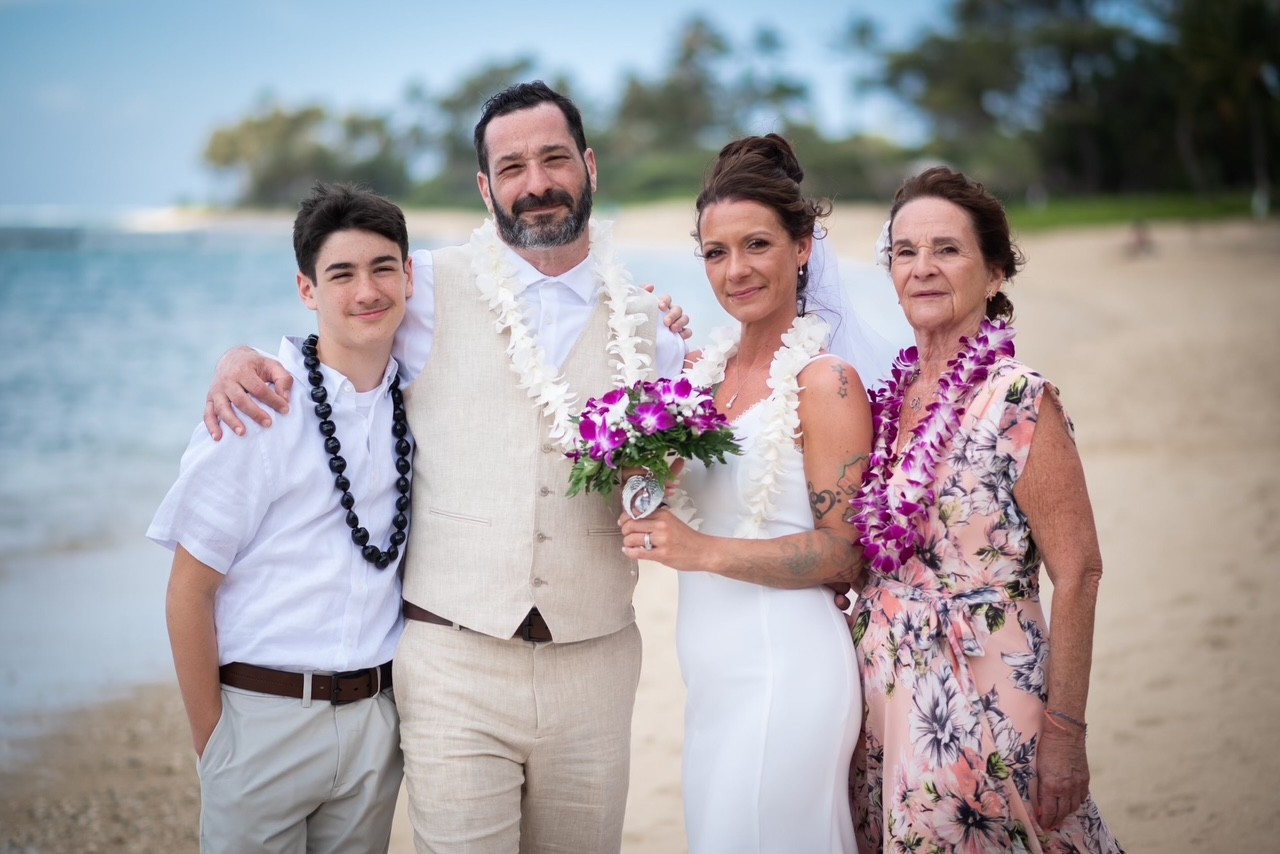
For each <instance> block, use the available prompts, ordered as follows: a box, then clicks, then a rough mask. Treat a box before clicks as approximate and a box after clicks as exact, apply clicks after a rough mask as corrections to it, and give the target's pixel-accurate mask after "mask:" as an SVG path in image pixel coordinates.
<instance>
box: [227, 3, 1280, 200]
mask: <svg viewBox="0 0 1280 854" xmlns="http://www.w3.org/2000/svg"><path fill="white" fill-rule="evenodd" d="M829 47H830V65H831V68H832V72H833V73H839V74H843V75H845V76H846V77H847V78H848V89H847V97H849V98H850V99H853V98H858V97H863V96H865V95H866V94H868V93H887V94H890V95H891V96H893V97H894V98H897V99H899V100H900V101H901V102H903V103H905V104H907V105H909V106H910V107H911V109H912V110H913V111H914V113H915V114H916V115H917V116H918V117H919V119H920V121H921V123H922V125H923V127H924V128H926V130H927V133H926V137H925V140H924V141H923V142H921V143H919V144H912V145H906V144H903V143H901V142H896V141H894V140H893V139H892V138H890V137H888V136H885V135H881V134H873V133H867V132H857V133H853V134H851V135H849V136H847V137H845V138H838V139H832V138H828V137H827V136H825V135H824V134H823V133H822V132H820V130H819V129H818V124H819V123H818V122H817V120H816V116H815V109H816V108H815V106H814V101H813V98H812V95H811V91H810V86H809V84H808V82H807V81H805V80H802V79H797V78H796V77H794V76H793V75H791V74H789V73H788V72H787V70H786V59H787V56H788V53H789V51H790V49H791V48H790V46H788V45H787V44H786V43H785V41H784V40H783V38H782V37H781V35H780V34H779V33H778V32H777V31H776V30H775V29H772V28H769V27H763V28H761V29H759V30H757V31H756V32H755V33H754V34H753V36H752V37H751V38H749V39H747V40H745V41H744V42H743V43H739V44H735V43H733V42H732V41H731V40H730V39H728V38H727V37H726V36H725V35H724V34H723V32H722V31H720V30H719V29H718V28H717V27H716V26H715V24H714V22H713V21H711V20H710V19H708V18H706V17H694V18H692V19H690V20H688V21H687V22H685V24H684V25H683V27H682V28H681V30H680V31H679V32H678V34H677V36H676V38H675V40H674V43H673V44H672V45H671V46H670V47H669V55H670V61H669V63H668V65H667V68H666V70H665V71H664V72H663V73H662V74H661V75H659V76H658V77H657V78H656V79H643V78H641V77H639V76H637V75H635V74H630V75H628V76H627V77H626V79H625V80H624V81H623V82H622V85H621V86H620V89H619V95H618V97H617V100H616V103H613V104H609V105H600V104H596V103H592V102H591V101H590V100H589V99H586V98H583V97H580V96H579V94H578V93H577V92H576V90H575V83H574V80H572V79H566V78H563V77H560V78H554V77H550V78H548V83H550V84H551V85H552V86H553V87H555V88H557V89H560V90H561V91H564V92H566V93H568V94H570V95H571V96H574V97H575V100H577V101H578V102H579V105H580V106H581V107H582V108H583V113H584V119H585V121H586V123H587V125H588V127H587V131H588V139H589V141H590V143H591V145H592V147H593V148H595V150H596V152H597V154H598V156H599V159H600V162H601V163H602V164H603V168H604V171H605V180H603V181H602V182H601V183H602V186H601V197H602V198H603V199H605V200H608V201H639V200H649V199H656V198H662V197H669V196H688V195H690V194H691V193H692V192H694V189H695V188H696V187H697V186H698V185H699V182H700V180H701V178H702V175H703V173H704V171H705V169H706V167H707V165H708V163H709V162H710V159H711V157H712V155H713V154H714V152H715V151H716V150H718V149H719V147H720V146H721V145H723V144H724V143H725V142H727V141H728V140H730V139H733V138H735V137H737V136H741V135H743V134H745V133H758V132H763V131H765V130H774V131H777V132H779V133H782V134H784V135H785V136H787V138H788V139H790V140H791V141H792V143H793V144H794V145H795V147H796V149H797V153H798V154H799V156H800V158H801V162H802V163H804V164H805V168H806V173H807V174H806V185H807V186H808V187H809V188H810V189H811V191H812V192H815V193H821V194H823V195H827V196H831V197H833V198H836V199H844V200H849V199H875V200H881V201H882V200H884V199H885V198H886V196H887V195H888V194H890V193H891V192H892V191H893V189H894V188H895V187H896V186H897V185H898V183H899V182H900V181H901V179H902V177H903V176H904V175H906V174H909V173H910V172H912V171H914V170H915V169H916V168H918V167H919V165H920V164H921V163H924V162H937V161H941V162H946V163H950V164H952V165H954V166H956V167H958V168H961V169H964V170H965V171H967V172H969V173H970V174H972V175H974V176H976V177H978V178H979V179H981V180H983V181H985V182H987V183H988V185H989V186H991V187H992V188H993V189H994V190H996V191H997V192H999V193H1000V194H1002V195H1003V196H1004V197H1006V198H1009V199H1014V200H1026V201H1028V202H1031V203H1033V204H1034V203H1036V202H1037V201H1043V200H1046V199H1050V198H1064V197H1071V196H1099V195H1109V194H1138V193H1196V194H1201V195H1213V194H1223V193H1248V194H1251V198H1252V203H1253V207H1254V210H1255V212H1257V213H1260V214H1261V213H1265V212H1267V210H1268V209H1269V207H1270V203H1271V194H1272V180H1273V179H1272V175H1273V174H1274V172H1275V170H1276V168H1277V163H1278V161H1280V0H1128V2H1125V0H952V2H951V3H950V4H949V5H948V6H947V12H946V15H945V17H944V18H943V20H941V21H939V24H938V26H937V27H935V28H933V29H930V30H924V31H923V32H922V33H921V35H919V36H918V38H917V39H915V40H914V42H913V43H910V44H908V45H906V46H897V47H893V48H890V47H886V46H884V44H883V42H882V38H881V35H880V33H879V32H878V31H877V28H876V27H875V25H874V23H873V22H872V21H871V20H869V19H867V18H865V17H861V16H858V15H856V14H855V15H852V16H851V17H850V18H849V20H848V21H847V22H846V25H845V26H844V27H843V28H842V29H840V31H839V33H838V34H837V35H836V37H835V38H834V40H833V41H832V43H831V44H830V45H829ZM539 68H540V66H539V62H538V60H537V58H536V57H533V56H527V57H519V58H516V59H514V60H511V61H508V62H502V63H494V64H490V65H486V66H484V67H482V68H479V69H478V70H476V71H475V72H474V73H472V74H470V75H469V76H467V77H466V78H465V79H463V80H462V81H461V83H459V84H457V85H456V86H455V87H454V88H453V89H452V90H451V91H447V92H443V93H439V94H432V93H431V92H430V91H429V90H428V88H427V86H426V85H425V84H423V83H422V82H420V81H414V82H410V83H409V85H407V86H406V88H405V90H404V92H403V94H402V96H401V97H400V99H399V101H398V102H397V103H395V104H392V105H390V106H389V107H388V108H387V109H386V110H385V111H384V112H382V113H378V114H366V113H350V114H346V115H336V114H333V113H331V112H330V111H329V110H327V109H326V108H325V107H323V106H320V105H318V104H312V105H306V106H303V107H301V108H288V107H285V106H283V105H280V104H278V103H273V102H271V101H264V102H262V103H260V104H258V105H257V107H256V108H255V109H254V110H253V111H252V112H251V114H250V115H248V116H246V117H245V118H243V119H242V120H240V121H239V122H238V123H236V124H235V125H233V126H229V127H223V128H219V129H217V130H216V131H215V132H214V133H213V135H212V137H211V138H210V140H209V142H208V145H207V147H206V150H205V153H204V157H205V161H206V162H207V163H208V164H209V165H210V166H211V167H213V168H214V169H215V170H218V171H220V172H224V173H227V174H228V175H230V176H233V177H234V179H235V180H237V181H238V185H239V188H240V189H239V195H238V202H239V203H240V204H242V205H246V206H256V207H273V206H291V205H293V204H294V202H295V201H296V199H297V198H298V197H300V196H301V195H303V194H304V193H305V191H306V189H307V187H308V186H309V185H310V183H311V182H312V181H314V180H316V179H326V180H349V181H359V182H361V183H364V184H367V185H369V186H371V187H373V188H374V189H376V190H378V191H379V192H382V193H384V194H386V195H388V196H390V197H392V198H395V199H397V200H399V201H401V202H403V203H406V204H409V205H419V206H429V205H476V204H478V197H477V193H476V189H475V171H476V162H475V152H474V150H473V148H472V143H471V133H472V128H473V127H474V124H475V121H476V119H477V118H478V116H479V111H480V105H481V104H482V103H483V101H484V99H485V98H486V97H487V96H488V95H490V94H492V93H493V92H496V91H498V90H499V89H501V88H503V87H504V86H507V85H509V84H511V83H514V82H517V81H520V80H527V79H531V78H532V77H534V76H539V75H538V73H537V72H538V70H539Z"/></svg>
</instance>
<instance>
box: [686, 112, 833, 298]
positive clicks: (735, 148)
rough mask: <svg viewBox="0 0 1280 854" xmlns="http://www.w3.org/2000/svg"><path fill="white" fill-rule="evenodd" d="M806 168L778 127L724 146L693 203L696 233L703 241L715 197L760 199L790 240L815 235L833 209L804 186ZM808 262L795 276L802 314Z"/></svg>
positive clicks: (737, 200) (827, 201)
mask: <svg viewBox="0 0 1280 854" xmlns="http://www.w3.org/2000/svg"><path fill="white" fill-rule="evenodd" d="M802 180H804V170H803V169H801V168H800V161H798V160H796V153H795V152H794V151H792V150H791V145H790V144H789V143H788V142H787V141H786V140H785V139H783V138H782V137H780V136H778V135H777V134H776V133H771V134H767V135H766V136H748V137H744V138H743V139H738V140H734V141H733V142H731V143H729V144H728V145H726V146H725V147H724V148H722V149H720V155H719V156H718V157H717V158H716V161H715V163H713V164H711V169H710V170H709V171H708V172H707V177H706V179H705V180H704V181H703V182H702V192H701V193H699V194H698V201H697V203H696V204H695V205H694V209H695V211H696V213H697V226H698V227H697V229H696V230H695V231H694V232H693V238H694V239H695V240H697V241H698V242H699V244H701V239H702V235H701V231H702V212H703V211H704V210H706V208H707V207H709V206H710V205H714V204H716V203H717V202H756V203H757V204H761V205H764V206H765V207H768V208H770V209H772V210H773V212H774V213H776V214H777V215H778V219H779V220H780V221H781V222H782V227H783V228H784V229H785V230H786V232H787V234H788V235H790V236H791V239H792V240H799V239H801V238H803V237H809V236H813V228H814V225H815V223H816V222H817V221H818V219H819V218H821V217H825V216H826V215H827V214H829V213H831V202H830V201H829V200H827V199H821V200H817V201H814V200H811V199H807V198H805V196H804V194H803V193H801V192H800V182H801V181H802ZM808 282H809V265H808V264H805V265H804V266H803V267H801V268H800V272H799V275H798V276H797V281H796V307H797V312H798V313H799V314H804V306H805V296H804V293H805V286H806V285H807V284H808Z"/></svg>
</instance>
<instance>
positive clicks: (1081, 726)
mask: <svg viewBox="0 0 1280 854" xmlns="http://www.w3.org/2000/svg"><path fill="white" fill-rule="evenodd" d="M1044 713H1045V716H1046V717H1047V718H1048V719H1049V723H1051V724H1053V725H1054V726H1056V727H1057V728H1058V729H1061V730H1065V729H1066V727H1064V726H1063V725H1062V724H1060V723H1058V721H1057V720H1055V719H1058V718H1060V719H1062V720H1064V721H1066V722H1067V723H1069V724H1071V725H1072V726H1074V727H1076V728H1077V729H1078V730H1080V732H1081V734H1083V735H1088V734H1089V725H1088V724H1087V723H1085V722H1084V721H1082V720H1080V719H1079V718H1073V717H1071V715H1069V714H1067V713H1066V712H1060V711H1058V710H1057V709H1045V710H1044Z"/></svg>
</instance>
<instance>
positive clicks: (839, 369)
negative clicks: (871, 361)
mask: <svg viewBox="0 0 1280 854" xmlns="http://www.w3.org/2000/svg"><path fill="white" fill-rule="evenodd" d="M831 370H833V371H835V372H836V374H838V375H839V377H840V390H839V391H837V392H836V394H838V395H840V396H841V397H848V396H849V374H848V373H847V372H846V371H845V369H844V365H840V364H835V365H832V366H831Z"/></svg>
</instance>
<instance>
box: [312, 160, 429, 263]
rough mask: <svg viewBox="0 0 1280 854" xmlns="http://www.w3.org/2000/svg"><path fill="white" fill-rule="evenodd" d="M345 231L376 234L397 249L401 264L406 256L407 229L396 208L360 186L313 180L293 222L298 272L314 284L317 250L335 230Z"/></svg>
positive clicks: (401, 212)
mask: <svg viewBox="0 0 1280 854" xmlns="http://www.w3.org/2000/svg"><path fill="white" fill-rule="evenodd" d="M348 230H355V231H371V232H373V233H374V234H379V235H381V236H383V237H385V238H387V240H390V241H391V242H392V243H394V244H396V245H397V246H399V247H400V260H401V261H402V262H403V261H404V260H405V259H406V258H408V257H409V229H408V228H407V227H406V226H405V222H404V211H402V210H400V208H399V206H397V205H396V204H395V203H393V202H390V201H388V200H387V199H384V198H383V197H382V196H379V195H378V194H377V193H375V192H373V191H372V190H369V189H366V188H364V187H360V186H357V185H354V184H326V183H325V182H323V181H317V182H316V184H315V186H314V187H312V188H311V192H310V194H308V195H307V197H306V198H305V199H303V200H302V203H301V204H300V205H299V206H298V216H297V217H296V218H295V219H294V220H293V254H294V256H296V257H297V259H298V270H299V271H300V272H301V273H302V274H303V275H304V276H306V277H307V278H308V279H311V280H312V281H313V282H314V281H315V278H316V258H317V257H318V256H319V255H320V247H322V246H324V242H325V241H326V240H328V239H329V235H331V234H333V233H334V232H335V231H348Z"/></svg>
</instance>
